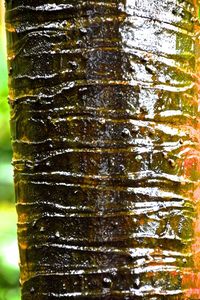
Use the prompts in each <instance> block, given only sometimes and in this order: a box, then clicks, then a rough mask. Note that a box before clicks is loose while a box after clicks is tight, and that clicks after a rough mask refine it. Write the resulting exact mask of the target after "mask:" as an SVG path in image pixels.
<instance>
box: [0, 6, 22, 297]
mask: <svg viewBox="0 0 200 300" xmlns="http://www.w3.org/2000/svg"><path fill="white" fill-rule="evenodd" d="M3 4H4V0H0V300H19V299H20V293H19V271H18V260H19V259H18V247H17V238H16V222H17V217H16V212H15V204H14V189H13V174H12V166H11V158H12V151H11V145H10V129H9V106H8V102H7V94H8V88H7V64H6V37H5V28H4V18H3V16H4V9H3Z"/></svg>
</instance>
